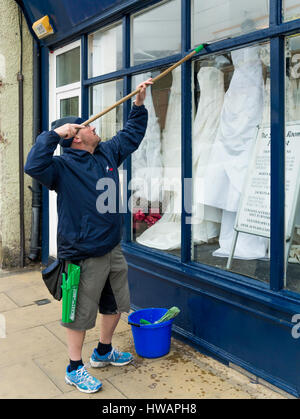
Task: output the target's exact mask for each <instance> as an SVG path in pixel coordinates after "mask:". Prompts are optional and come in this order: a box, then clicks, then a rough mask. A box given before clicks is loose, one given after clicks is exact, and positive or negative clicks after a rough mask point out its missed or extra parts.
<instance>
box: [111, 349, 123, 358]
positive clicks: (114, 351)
mask: <svg viewBox="0 0 300 419" xmlns="http://www.w3.org/2000/svg"><path fill="white" fill-rule="evenodd" d="M121 355H122V353H121V352H120V351H118V349H116V348H112V350H111V353H110V354H109V355H108V359H113V360H114V361H116V360H117V359H118V358H120V356H121Z"/></svg>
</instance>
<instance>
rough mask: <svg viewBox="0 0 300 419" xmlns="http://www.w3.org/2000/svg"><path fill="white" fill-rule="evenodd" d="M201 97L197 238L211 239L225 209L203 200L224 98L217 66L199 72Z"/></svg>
mask: <svg viewBox="0 0 300 419" xmlns="http://www.w3.org/2000/svg"><path fill="white" fill-rule="evenodd" d="M197 78H198V82H199V86H200V101H199V106H198V109H197V113H196V117H195V121H194V130H193V181H194V190H193V204H194V211H193V217H192V231H193V242H194V244H199V243H201V242H205V243H207V242H208V240H209V239H212V238H214V237H218V236H219V232H220V223H221V215H222V214H221V210H220V209H218V208H215V207H211V206H209V205H204V204H202V203H201V198H200V196H201V194H204V193H205V190H203V179H204V175H205V171H206V169H207V162H208V160H209V156H210V153H211V148H212V144H213V142H214V140H215V138H216V135H217V130H218V126H219V121H220V113H221V110H222V106H223V101H224V74H223V72H222V71H221V70H219V69H217V68H215V67H202V68H200V70H199V72H198V74H197Z"/></svg>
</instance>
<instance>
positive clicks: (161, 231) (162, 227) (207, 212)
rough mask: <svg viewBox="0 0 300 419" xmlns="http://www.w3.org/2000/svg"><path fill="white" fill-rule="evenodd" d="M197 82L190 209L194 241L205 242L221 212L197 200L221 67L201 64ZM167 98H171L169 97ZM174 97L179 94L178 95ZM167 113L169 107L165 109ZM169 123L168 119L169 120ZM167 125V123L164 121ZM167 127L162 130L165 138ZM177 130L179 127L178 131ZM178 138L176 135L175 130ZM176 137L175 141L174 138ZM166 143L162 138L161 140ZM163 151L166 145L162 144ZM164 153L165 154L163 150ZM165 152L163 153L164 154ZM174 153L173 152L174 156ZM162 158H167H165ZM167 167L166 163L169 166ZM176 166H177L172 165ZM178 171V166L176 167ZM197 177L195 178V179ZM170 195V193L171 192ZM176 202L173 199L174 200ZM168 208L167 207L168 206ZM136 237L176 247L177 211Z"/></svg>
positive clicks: (218, 105)
mask: <svg viewBox="0 0 300 419" xmlns="http://www.w3.org/2000/svg"><path fill="white" fill-rule="evenodd" d="M197 78H198V81H199V86H200V91H201V95H200V101H199V106H198V110H197V113H196V117H195V121H194V130H193V133H194V135H193V174H194V192H193V198H194V212H193V218H192V221H193V225H192V228H193V239H194V243H201V242H207V241H208V239H210V238H213V237H216V236H218V234H219V224H218V223H220V220H221V212H220V210H219V209H217V208H211V207H208V206H205V205H203V204H202V203H201V202H200V200H199V195H200V194H201V191H200V190H199V188H201V185H203V183H202V182H201V180H203V176H204V172H205V168H206V164H207V161H208V158H209V155H210V151H211V146H212V143H213V141H214V139H215V136H216V133H217V129H218V123H219V119H220V112H221V109H222V105H223V99H224V76H223V73H222V71H220V70H218V69H217V68H214V67H203V68H201V69H200V70H199V72H198V75H197ZM170 99H171V98H170ZM177 100H179V103H180V98H179V97H178V98H177ZM168 115H170V114H169V110H168ZM169 123H170V124H172V121H171V120H170V121H169ZM166 127H167V124H166ZM167 132H168V131H167V130H165V132H164V134H165V137H164V138H166V135H167ZM179 132H180V131H179ZM177 136H178V139H180V135H179V134H178V132H177ZM168 139H169V147H172V143H174V141H173V142H172V141H170V140H171V139H172V138H171V137H170V136H169V137H168ZM178 139H177V141H178ZM165 145H166V142H165ZM165 150H166V153H167V151H168V148H167V147H166V148H165ZM176 152H177V153H178V156H177V165H178V166H177V168H178V167H179V168H180V143H179V142H178V144H177V150H176ZM164 155H165V154H164ZM165 156H166V155H165ZM174 157H175V156H174ZM165 161H167V162H168V159H167V158H166V159H165ZM169 167H170V166H169ZM176 170H177V169H176ZM178 173H179V174H180V170H179V171H178ZM196 179H198V181H196ZM171 196H172V195H171ZM180 196H181V195H180V193H179V194H178V195H176V196H174V195H173V196H172V199H173V200H172V201H171V203H172V204H174V198H175V199H177V200H178V201H177V204H178V205H181V202H180V201H179V197H180ZM180 199H181V198H180ZM175 204H176V203H175ZM170 209H171V208H170ZM137 241H138V242H139V243H140V244H144V245H146V246H150V247H154V248H158V249H162V250H172V249H176V248H180V245H181V216H180V214H174V213H167V212H166V213H165V214H164V215H163V217H162V218H161V219H160V220H159V221H158V222H157V223H156V224H155V225H154V226H152V227H150V228H149V229H148V230H146V231H145V232H144V233H143V234H142V235H141V236H140V237H139V238H138V239H137Z"/></svg>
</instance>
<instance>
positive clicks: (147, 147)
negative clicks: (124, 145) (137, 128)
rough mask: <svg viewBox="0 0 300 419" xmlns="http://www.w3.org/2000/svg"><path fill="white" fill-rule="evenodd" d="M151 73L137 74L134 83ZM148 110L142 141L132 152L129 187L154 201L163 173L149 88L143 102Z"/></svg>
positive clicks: (157, 195) (158, 127)
mask: <svg viewBox="0 0 300 419" xmlns="http://www.w3.org/2000/svg"><path fill="white" fill-rule="evenodd" d="M150 77H151V74H150V73H148V74H146V75H145V74H139V75H138V76H137V77H136V84H139V83H141V82H142V81H143V80H145V79H147V78H150ZM144 104H145V106H146V108H147V110H148V125H147V130H146V133H145V136H144V139H143V141H142V143H141V144H140V146H139V148H138V149H137V150H136V151H135V152H134V153H133V154H132V180H131V189H132V190H133V191H134V197H135V198H141V199H144V200H145V201H147V202H148V201H151V202H155V201H158V200H159V190H160V182H161V178H162V173H163V167H162V157H161V142H160V126H159V123H158V118H157V116H156V114H155V109H154V105H153V100H152V95H151V91H150V90H149V91H148V92H147V95H146V99H145V102H144Z"/></svg>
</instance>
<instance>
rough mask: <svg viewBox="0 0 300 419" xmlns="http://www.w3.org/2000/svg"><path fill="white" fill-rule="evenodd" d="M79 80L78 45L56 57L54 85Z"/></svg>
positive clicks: (57, 85) (63, 84)
mask: <svg viewBox="0 0 300 419" xmlns="http://www.w3.org/2000/svg"><path fill="white" fill-rule="evenodd" d="M77 81H80V47H77V48H74V49H71V50H70V51H67V52H65V53H63V54H60V55H58V56H57V57H56V87H60V86H65V85H66V84H70V83H75V82H77Z"/></svg>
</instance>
